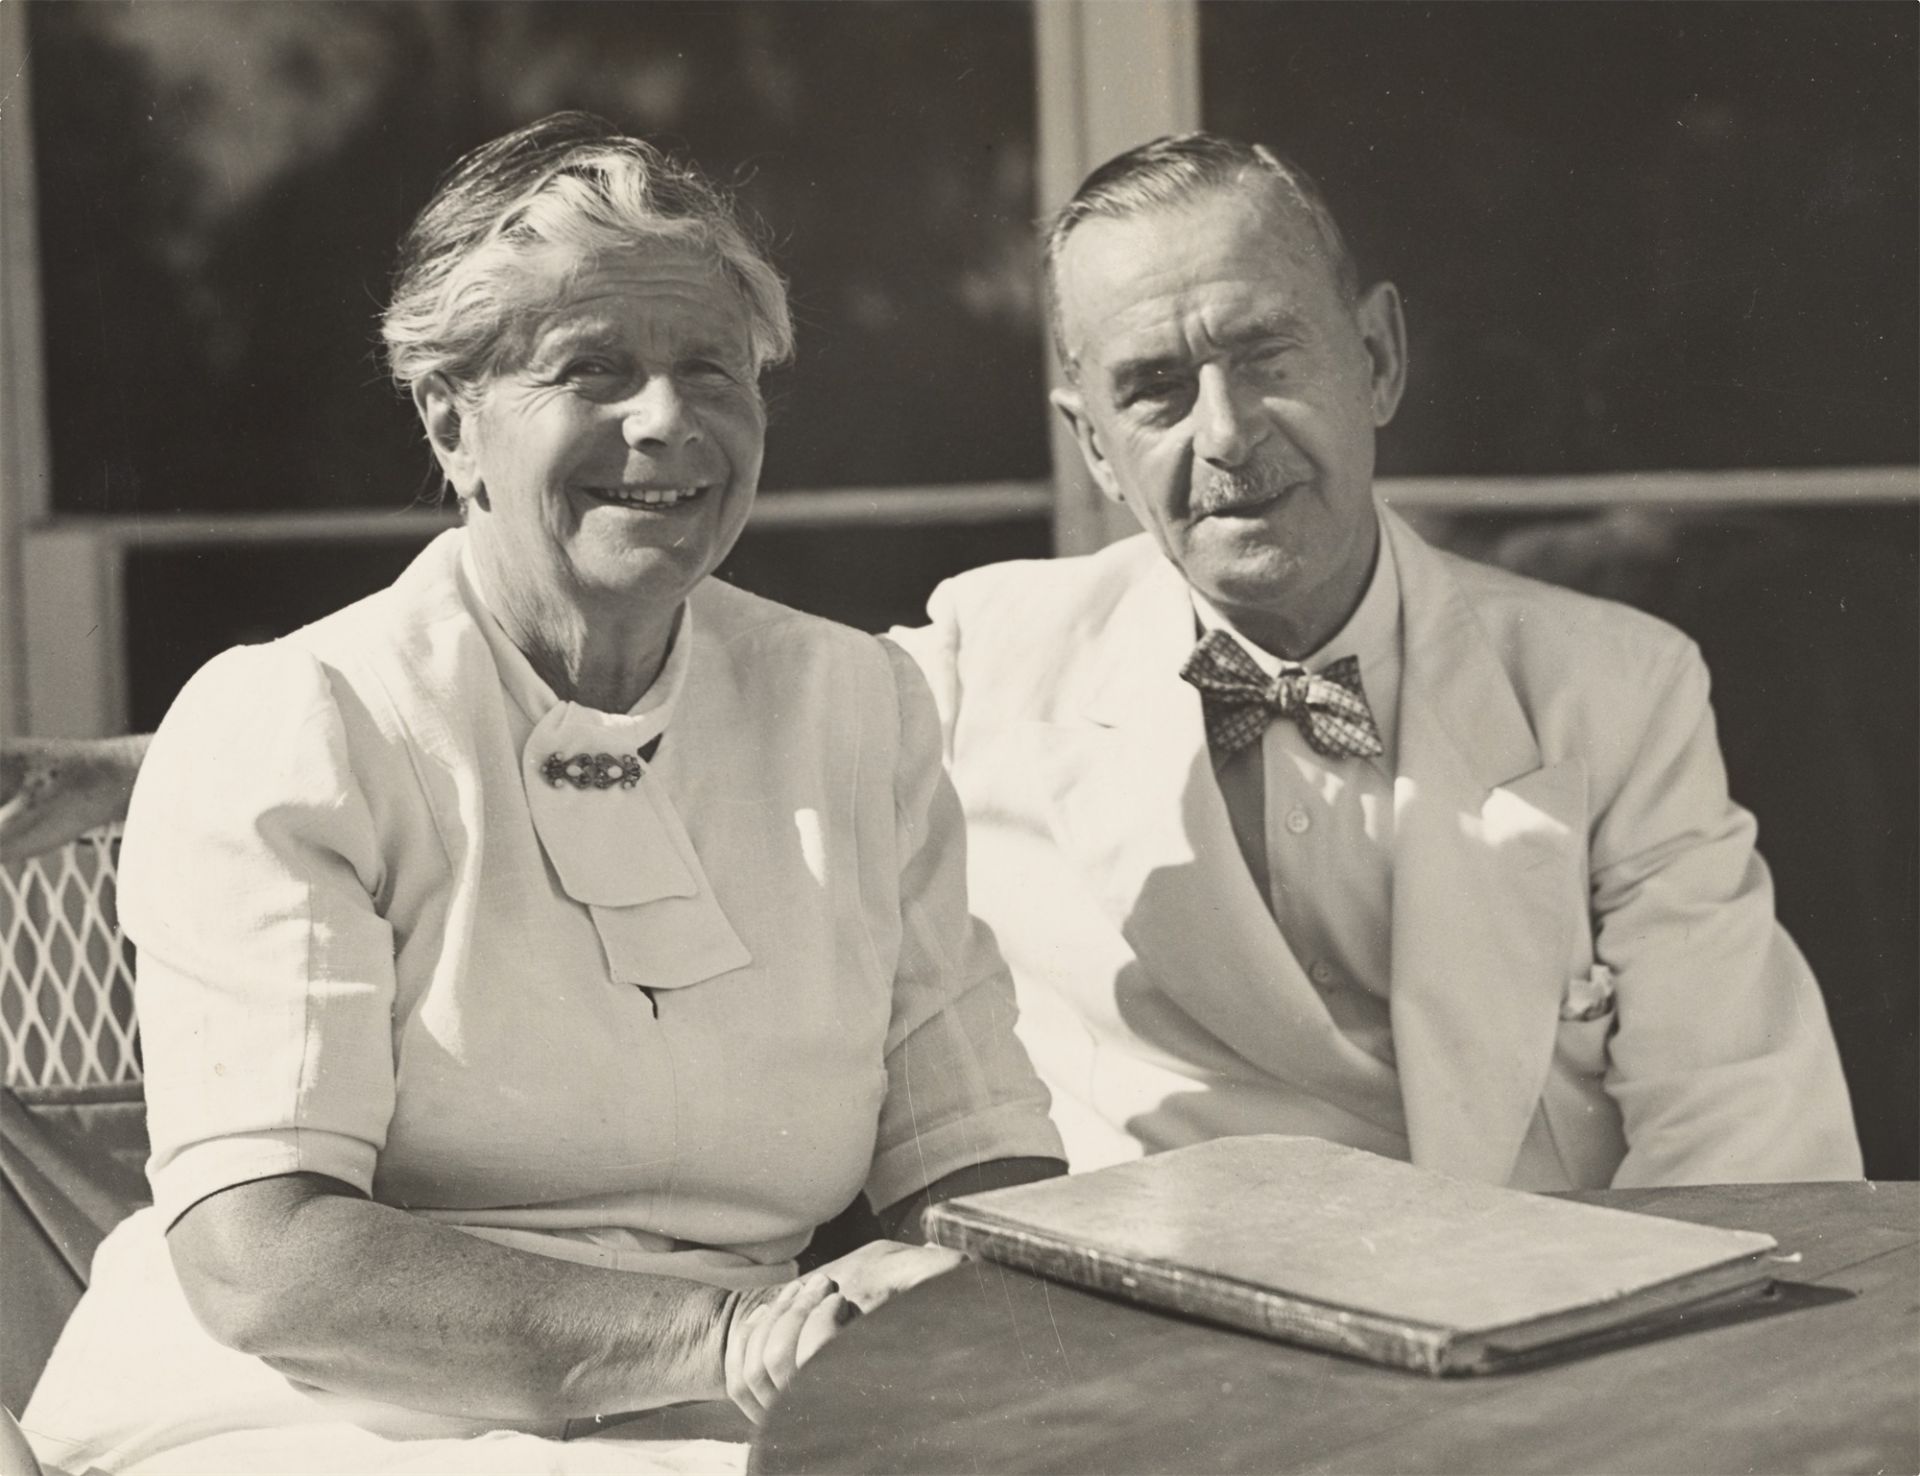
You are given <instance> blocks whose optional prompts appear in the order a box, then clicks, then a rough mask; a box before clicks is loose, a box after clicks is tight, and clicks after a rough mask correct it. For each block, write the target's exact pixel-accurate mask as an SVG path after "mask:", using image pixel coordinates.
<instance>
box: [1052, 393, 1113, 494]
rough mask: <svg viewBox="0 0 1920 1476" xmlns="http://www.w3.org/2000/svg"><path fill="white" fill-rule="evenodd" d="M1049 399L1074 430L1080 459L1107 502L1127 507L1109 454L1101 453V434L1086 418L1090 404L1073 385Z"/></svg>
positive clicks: (1090, 420)
mask: <svg viewBox="0 0 1920 1476" xmlns="http://www.w3.org/2000/svg"><path fill="white" fill-rule="evenodd" d="M1048 398H1050V399H1051V400H1052V401H1053V408H1054V409H1056V410H1058V411H1059V412H1060V415H1061V418H1062V419H1064V420H1065V421H1066V422H1067V424H1068V425H1069V426H1070V427H1072V429H1073V440H1074V444H1075V445H1077V446H1078V447H1079V448H1080V457H1081V459H1082V460H1083V461H1085V462H1086V464H1087V470H1088V471H1090V472H1092V473H1093V480H1094V482H1095V483H1096V484H1097V485H1098V486H1099V488H1100V490H1101V492H1103V493H1104V494H1106V497H1107V499H1108V501H1110V502H1116V503H1119V504H1121V505H1122V506H1124V505H1125V504H1126V500H1127V495H1126V493H1125V492H1123V491H1121V489H1120V479H1119V478H1118V477H1116V476H1115V475H1114V474H1113V463H1112V462H1110V461H1108V460H1107V457H1106V453H1105V452H1104V451H1102V450H1101V449H1100V433H1099V432H1098V431H1096V430H1095V429H1094V428H1093V420H1092V418H1091V417H1090V416H1089V415H1088V414H1087V402H1086V400H1085V399H1084V398H1083V397H1082V396H1081V394H1080V391H1079V390H1077V389H1075V388H1074V387H1073V386H1072V385H1063V386H1061V388H1059V389H1057V390H1055V391H1054V392H1053V393H1052V395H1050V396H1049V397H1048Z"/></svg>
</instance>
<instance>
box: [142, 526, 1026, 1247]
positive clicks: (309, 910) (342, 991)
mask: <svg viewBox="0 0 1920 1476" xmlns="http://www.w3.org/2000/svg"><path fill="white" fill-rule="evenodd" d="M462 540H463V535H462V534H460V533H458V532H454V533H448V534H446V535H443V536H442V537H441V538H440V539H438V540H436V541H435V543H434V544H433V545H432V546H431V547H429V548H428V549H427V550H426V551H425V552H424V553H423V554H422V555H421V556H420V558H419V559H418V560H416V562H415V563H414V564H413V565H412V567H410V568H409V569H408V570H407V572H406V573H405V574H404V575H402V576H401V578H400V580H399V581H398V582H397V583H396V584H395V585H394V586H393V587H392V588H390V589H388V590H385V591H383V592H381V593H380V594H377V595H375V596H373V597H372V598H370V599H368V600H365V601H362V602H361V603H359V604H357V605H355V606H352V607H350V608H349V609H347V610H344V611H342V612H340V613H339V614H337V615H334V616H332V617H330V618H328V619H326V620H324V621H321V622H320V623H318V624H317V625H313V626H310V627H308V628H307V629H305V630H303V631H300V632H298V633H297V634H295V635H293V636H290V637H287V638H286V639H284V640H280V641H276V642H274V643H272V644H270V645H266V646H258V647H249V648H242V649H239V650H235V651H230V652H228V653H227V654H226V655H224V656H221V657H219V658H218V659H216V660H215V661H213V662H212V663H211V664H210V665H208V666H207V667H206V668H205V669H204V670H203V671H202V672H201V673H200V674H199V675H198V676H196V677H195V678H194V680H193V681H192V682H191V683H190V684H189V685H188V687H187V688H186V690H185V691H183V692H182V693H181V695H180V697H179V699H178V701H177V702H176V703H175V705H174V707H173V709H172V711H171V712H170V713H169V714H168V716H167V719H166V722H165V723H164V724H163V725H162V727H161V729H160V732H159V734H158V736H157V737H156V738H155V740H154V743H153V747H152V750H151V752H150V753H149V755H148V757H147V760H146V764H145V766H144V768H143V771H142V773H141V777H140V782H139V786H138V788H137V790H136V793H135V796H134V801H133V808H132V813H131V816H130V818H129V821H128V826H127V835H126V841H125V846H124V851H123V855H122V862H121V902H120V905H121V916H122V919H123V921H124V923H125V925H126V928H127V931H128V933H129V934H130V935H131V936H132V937H133V939H134V941H135V943H136V944H137V946H138V949H139V983H138V988H137V998H138V1007H139V1015H140V1028H141V1032H142V1037H143V1045H144V1051H145V1062H146V1071H147V1100H148V1112H149V1122H150V1128H151V1133H152V1140H153V1157H152V1160H151V1162H150V1164H149V1175H150V1177H151V1179H152V1183H153V1188H154V1193H155V1196H156V1201H157V1204H158V1208H159V1214H160V1218H161V1220H162V1222H163V1223H170V1222H171V1221H172V1220H173V1219H174V1218H176V1217H177V1216H178V1215H180V1214H181V1213H183V1212H184V1211H185V1210H186V1209H188V1208H189V1207H190V1206H191V1205H193V1204H194V1203H195V1202H196V1201H197V1200H199V1199H201V1198H203V1197H204V1196H206V1195H208V1194H210V1193H213V1192H215V1191H217V1190H219V1189H222V1188H225V1187H228V1186H230V1185H233V1184H237V1183H241V1182H244V1181H246V1180H249V1179H255V1178H260V1177H264V1176H268V1175H275V1174H286V1173H293V1172H296V1171H306V1172H311V1173H318V1174H325V1175H328V1176H330V1177H332V1178H335V1179H339V1180H343V1181H345V1182H346V1183H348V1184H351V1185H354V1186H355V1187H357V1188H359V1189H361V1190H363V1191H366V1192H367V1193H369V1194H371V1195H372V1196H373V1197H374V1198H376V1199H378V1200H381V1201H383V1202H385V1203H388V1204H392V1205H397V1206H400V1207H402V1208H405V1209H408V1210H411V1211H414V1212H416V1213H418V1214H421V1215H425V1216H428V1217H430V1218H433V1219H437V1220H442V1221H445V1222H448V1223H450V1224H454V1225H458V1226H460V1227H462V1228H464V1229H467V1230H470V1231H474V1232H476V1233H480V1234H485V1235H488V1236H489V1237H491V1238H496V1239H501V1240H505V1241H507V1242H509V1243H515V1244H521V1245H524V1246H526V1247H527V1248H529V1249H536V1250H541V1251H544V1252H546V1253H548V1254H557V1255H563V1256H568V1257H572V1258H576V1259H586V1260H594V1261H598V1262H601V1263H604V1264H609V1265H616V1266H629V1267H634V1268H636V1269H637V1268H642V1267H644V1268H648V1269H662V1270H672V1271H674V1272H676V1273H677V1274H681V1275H688V1276H696V1277H700V1278H702V1279H707V1280H715V1281H722V1282H729V1281H742V1280H748V1281H760V1280H767V1279H772V1278H774V1277H778V1276H784V1275H787V1274H790V1272H791V1267H790V1264H789V1263H790V1262H791V1260H792V1258H793V1256H794V1255H795V1254H796V1253H797V1252H798V1251H799V1250H800V1249H801V1248H802V1247H803V1246H804V1245H805V1243H806V1241H807V1238H808V1236H809V1234H810V1233H811V1231H812V1229H813V1227H814V1226H815V1225H816V1224H818V1223H819V1222H820V1221H822V1220H824V1219H827V1218H829V1217H830V1216H832V1215H833V1214H835V1213H836V1212H837V1211H838V1210H840V1209H841V1208H842V1207H843V1206H844V1205H845V1204H846V1203H847V1202H848V1201H849V1200H850V1199H851V1198H852V1197H853V1196H854V1194H855V1193H856V1192H858V1191H859V1190H861V1189H862V1188H864V1189H865V1191H866V1194H867V1196H868V1198H869V1200H870V1201H871V1202H872V1203H873V1204H875V1205H876V1206H885V1205H888V1204H891V1203H894V1202H896V1201H898V1200H900V1199H902V1198H905V1197H906V1196H907V1195H909V1194H912V1193H913V1192H915V1191H916V1190H918V1189H920V1188H922V1187H924V1186H925V1185H927V1184H929V1183H931V1182H933V1181H934V1180H936V1179H938V1178H939V1177H941V1176H942V1175H944V1174H947V1173H950V1172H952V1171H953V1170H955V1169H958V1168H961V1167H964V1166H966V1165H968V1164H971V1163H976V1162H981V1161H984V1160H988V1159H993V1158H999V1157H1006V1156H1014V1155H1043V1156H1059V1154H1060V1145H1059V1140H1058V1137H1057V1135H1056V1134H1055V1132H1054V1130H1053V1128H1052V1126H1051V1124H1050V1123H1049V1122H1048V1120H1047V1115H1046V1108H1047V1099H1046V1093H1045V1089H1044V1088H1043V1087H1041V1085H1040V1084H1039V1082H1038V1080H1037V1079H1036V1077H1035V1076H1034V1074H1033V1071H1032V1069H1031V1067H1030V1066H1029V1065H1028V1063H1027V1060H1026V1058H1025V1056H1024V1054H1023V1053H1022V1051H1021V1049H1020V1047H1019V1045H1018V1044H1017V1043H1016V1041H1015V1039H1014V1036H1013V1021H1014V1006H1013V994H1012V988H1011V985H1010V983H1009V980H1008V977H1007V974H1006V971H1005V969H1004V967H1003V965H1002V964H1001V962H1000V959H999V956H998V954H997V952H996V951H995V949H994V947H993V944H992V941H991V939H990V937H989V936H988V935H987V933H986V932H985V930H984V929H983V928H982V927H981V926H980V925H978V924H977V923H975V922H973V921H972V920H971V919H970V917H969V915H968V912H967V905H966V896H965V882H964V874H965V857H964V837H963V831H962V820H961V815H960V810H959V806H958V804H957V803H956V802H955V799H954V795H953V792H952V789H951V787H950V786H949V785H948V783H947V781H946V779H945V776H944V774H943V773H942V770H941V768H940V752H939V731H938V726H937V721H936V718H935V715H934V709H933V704H932V700H931V698H930V697H929V695H928V694H927V693H926V691H925V688H924V686H923V684H922V680H921V678H920V676H919V674H918V672H917V671H916V669H915V668H914V667H913V665H912V663H911V662H910V661H909V660H907V659H906V658H905V657H904V656H901V655H899V654H898V653H897V652H895V651H894V650H893V648H892V647H890V646H888V645H886V644H884V643H882V642H880V641H877V640H875V639H873V638H871V637H868V636H865V635H862V634H860V633H858V632H855V631H852V630H848V629H845V628H843V627H840V626H836V625H833V624H830V623H828V622H826V621H822V620H818V619H814V618H812V617H809V616H806V615H802V614H799V613H797V612H795V611H792V610H788V609H785V608H783V607H781V606H778V605H774V604H771V603H769V602H767V601H764V600H760V599H757V598H755V597H753V596H751V595H747V594H744V593H741V592H739V591H737V590H734V589H732V588H730V587H728V586H727V585H725V584H722V583H720V582H718V581H715V580H708V581H706V582H705V583H704V584H703V585H702V586H701V587H700V588H699V590H698V591H696V593H695V594H694V596H693V597H692V599H691V600H690V601H689V605H688V610H687V612H686V614H685V615H684V616H683V619H682V621H681V626H680V630H679V632H678V634H677V636H676V639H675V644H674V648H673V654H672V656H671V657H670V659H669V662H668V666H667V669H666V671H665V672H663V674H662V677H661V679H660V680H658V681H656V683H655V685H654V689H653V690H652V691H651V692H650V693H649V694H648V697H647V698H646V699H643V701H642V702H641V703H640V705H639V706H638V707H636V709H635V710H634V711H633V712H631V713H627V714H615V715H610V714H605V713H598V712H594V711H591V710H589V709H584V708H580V707H576V706H574V705H572V704H570V703H562V702H559V701H557V700H556V699H555V698H554V696H553V694H552V693H551V692H550V691H549V690H548V689H547V688H546V687H545V685H544V684H543V683H542V682H541V681H540V679H539V678H538V676H536V675H535V673H534V672H533V670H532V668H531V667H530V666H528V664H527V663H526V662H525V660H524V659H523V658H522V657H521V656H520V654H519V652H518V651H516V650H515V649H514V648H513V647H512V645H511V644H510V643H508V642H507V641H506V639H505V637H504V635H503V634H502V633H501V632H500V631H499V629H498V627H497V625H495V624H494V623H493V622H492V617H491V615H490V614H489V613H488V611H487V608H486V605H485V603H484V601H483V599H482V598H481V597H480V594H479V593H478V591H477V590H476V589H475V587H474V585H473V583H472V580H471V577H470V575H469V574H468V573H467V572H466V570H465V568H464V560H463V558H462V553H461V550H462ZM662 734H663V735H664V736H663V737H662V741H661V744H660V747H659V749H658V751H657V753H656V754H655V756H654V758H653V761H652V762H651V763H650V764H647V765H646V766H645V770H644V777H642V778H640V779H638V780H637V781H636V782H635V783H633V784H632V785H630V786H625V785H621V784H618V783H616V784H614V785H612V786H611V787H609V788H606V789H588V790H584V791H583V790H577V789H575V788H573V787H572V786H571V785H568V786H566V787H564V788H555V787H554V786H553V785H552V784H551V783H550V782H549V781H548V779H547V778H546V777H545V771H546V766H547V764H548V761H549V759H550V758H551V757H552V756H553V755H559V756H560V757H561V758H562V759H564V758H567V757H570V756H572V755H574V754H581V753H586V754H595V753H605V754H609V755H613V756H615V757H617V758H620V759H622V760H630V759H633V758H635V757H636V756H637V753H638V751H639V749H640V748H641V747H643V746H644V745H645V744H646V743H647V742H648V741H650V740H651V739H652V738H653V737H655V736H657V735H662ZM637 767H639V766H638V765H637V764H634V765H632V766H631V768H637ZM631 768H630V770H629V772H631Z"/></svg>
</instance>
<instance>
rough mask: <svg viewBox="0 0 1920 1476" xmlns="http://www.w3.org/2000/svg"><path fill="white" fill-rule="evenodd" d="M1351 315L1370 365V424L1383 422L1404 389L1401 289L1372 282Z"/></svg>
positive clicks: (1397, 404)
mask: <svg viewBox="0 0 1920 1476" xmlns="http://www.w3.org/2000/svg"><path fill="white" fill-rule="evenodd" d="M1353 316H1354V320H1355V321H1356V322H1357V323H1359V325H1360V341H1361V342H1362V343H1363V344H1365V345H1366V349H1367V359H1368V362H1369V364H1370V366H1371V368H1370V371H1369V372H1370V374H1371V377H1372V380H1373V423H1374V424H1375V425H1377V426H1378V425H1385V424H1386V423H1387V422H1388V421H1389V420H1392V419H1393V414H1394V412H1395V411H1396V410H1398V409H1399V408H1400V396H1401V395H1402V394H1403V393H1405V391H1406V388H1407V321H1406V318H1405V317H1404V315H1402V313H1401V311H1400V289H1399V288H1398V287H1395V286H1394V285H1393V283H1391V282H1375V283H1374V284H1373V285H1372V286H1371V287H1369V288H1368V289H1367V290H1366V291H1365V292H1363V293H1361V294H1360V301H1359V302H1358V303H1356V304H1355V305H1354V309H1353Z"/></svg>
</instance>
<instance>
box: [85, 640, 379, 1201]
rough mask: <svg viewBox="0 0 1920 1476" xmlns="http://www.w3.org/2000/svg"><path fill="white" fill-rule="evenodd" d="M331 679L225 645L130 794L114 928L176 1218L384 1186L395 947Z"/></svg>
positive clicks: (289, 653)
mask: <svg viewBox="0 0 1920 1476" xmlns="http://www.w3.org/2000/svg"><path fill="white" fill-rule="evenodd" d="M339 680H340V678H339V677H337V676H336V675H335V674H333V673H331V672H329V671H328V670H327V669H326V668H324V667H323V666H322V665H321V664H320V662H319V661H317V660H316V659H315V658H314V657H313V656H312V655H310V654H309V653H307V652H306V651H304V650H301V649H299V648H298V647H294V646H290V645H288V644H287V643H284V642H282V643H277V644H274V645H270V646H256V647H243V648H240V649H237V650H233V651H229V652H227V653H226V654H225V655H223V656H220V657H218V658H216V659H215V660H214V661H212V662H211V663H209V664H208V665H207V666H206V667H205V668H204V669H203V670H202V671H201V672H200V673H199V674H198V675H197V676H196V677H194V679H193V680H192V681H191V682H190V683H189V684H188V685H187V687H186V688H185V690H184V691H182V692H181V694H180V696H179V698H178V699H177V700H176V702H175V703H174V706H173V708H172V709H171V710H170V711H169V712H168V714H167V717H166V720H165V722H163V723H162V724H161V726H160V731H159V732H158V733H157V734H156V735H155V737H154V741H153V746H152V748H151V749H150V750H149V752H148V755H147V759H146V762H145V763H144V764H143V765H142V768H141V772H140V778H139V782H138V784H137V785H136V786H135V789H134V795H133V802H132V806H131V808H130V811H129V814H128V820H127V832H126V839H125V842H124V844H123V847H122V851H121V867H120V915H121V919H122V922H123V924H124V926H125V928H126V930H127V933H128V936H129V937H131V938H132V939H133V942H134V945H135V947H136V949H137V950H138V963H137V983H136V985H135V990H134V995H135V1003H136V1008H137V1010H138V1014H139V1020H140V1034H141V1047H142V1052H143V1056H144V1062H145V1068H146V1078H147V1088H146V1090H147V1115H148V1126H149V1131H150V1134H151V1137H152V1145H153V1154H152V1158H151V1159H150V1160H149V1163H148V1176H149V1178H150V1179H151V1181H152V1184H153V1190H154V1196H155V1200H156V1202H157V1204H158V1206H159V1209H160V1212H161V1215H162V1217H163V1220H164V1222H165V1223H168V1224H171V1223H172V1222H173V1220H175V1219H176V1218H178V1217H179V1216H180V1215H181V1214H182V1213H184V1212H185V1211H186V1210H187V1209H188V1208H190V1207H191V1206H192V1205H193V1204H194V1203H196V1202H197V1201H199V1200H200V1199H203V1198H205V1197H206V1196H207V1195H209V1194H211V1193H214V1192H215V1191H217V1190H220V1189H225V1188H228V1187H230V1186H232V1185H234V1184H239V1183H244V1182H246V1181H248V1180H251V1179H260V1178H268V1177H272V1176H274V1175H279V1174H288V1173H295V1172H309V1173H317V1174H324V1175H327V1176H328V1177H330V1178H334V1179H339V1180H342V1181H344V1182H346V1183H348V1184H351V1185H353V1186H355V1187H356V1188H359V1189H360V1190H362V1191H367V1190H369V1189H370V1188H371V1186H372V1181H373V1171H374V1162H375V1157H376V1155H377V1153H378V1151H379V1149H380V1148H381V1146H382V1145H383V1143H384V1141H385V1136H386V1129H387V1123H388V1121H389V1118H390V1117H391V1115H392V1110H393V1080H394V1071H393V1045H392V1025H391V1017H392V1007H393V993H394V982H393V981H394V967H393V939H392V935H391V933H390V931H389V929H388V926H387V923H386V921H385V920H384V919H383V918H382V917H381V916H380V914H379V912H378V911H377V910H376V907H375V902H374V898H375V896H376V895H377V894H378V892H379V890H380V886H381V875H380V856H379V847H378V845H377V843H376V839H375V831H374V825H373V821H372V817H371V812H370V810H369V807H368V803H367V800H366V796H365V793H364V791H363V787H362V784H363V781H364V778H365V776H364V775H362V774H357V773H356V772H355V761H354V755H353V754H352V753H350V742H349V736H348V732H347V723H346V721H345V720H344V719H343V716H342V711H341V703H340V702H338V701H337V700H336V696H335V690H334V683H335V682H336V681H339ZM355 707H356V710H357V704H355ZM365 762H366V759H365V756H363V757H362V767H364V766H365Z"/></svg>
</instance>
